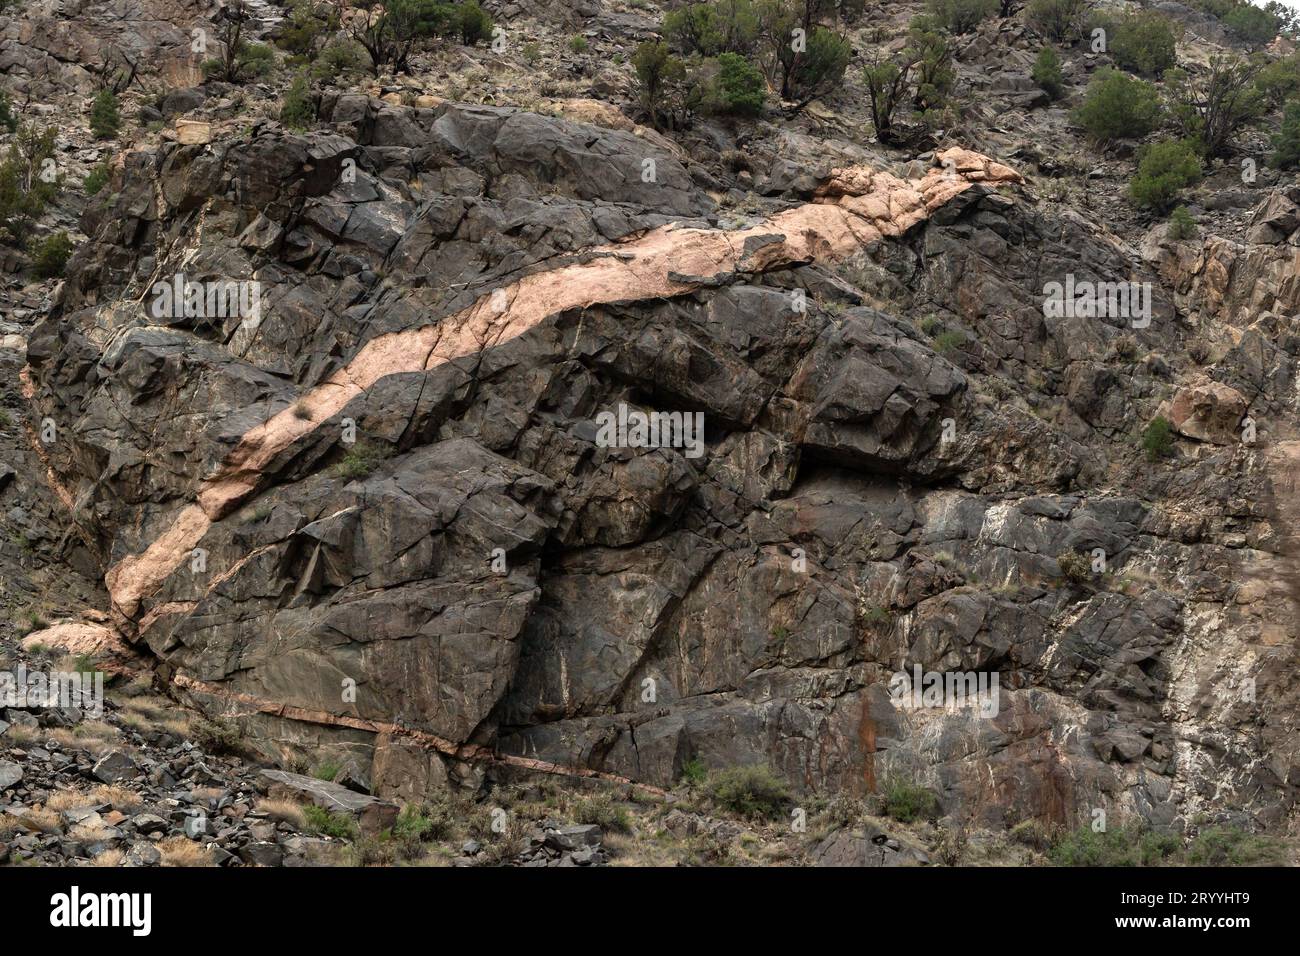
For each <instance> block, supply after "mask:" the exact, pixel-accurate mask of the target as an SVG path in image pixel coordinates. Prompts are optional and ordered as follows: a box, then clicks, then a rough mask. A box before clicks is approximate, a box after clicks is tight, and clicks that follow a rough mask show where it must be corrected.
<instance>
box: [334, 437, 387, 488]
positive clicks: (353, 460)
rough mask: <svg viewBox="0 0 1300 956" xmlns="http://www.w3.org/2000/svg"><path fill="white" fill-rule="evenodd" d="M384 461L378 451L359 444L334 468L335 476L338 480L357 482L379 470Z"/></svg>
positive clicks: (362, 443) (361, 443)
mask: <svg viewBox="0 0 1300 956" xmlns="http://www.w3.org/2000/svg"><path fill="white" fill-rule="evenodd" d="M382 460H383V459H382V455H381V454H380V453H379V451H378V450H377V449H375V448H373V447H371V446H370V445H367V444H365V443H364V442H358V443H357V444H356V445H355V446H354V447H352V448H350V449H349V450H348V451H347V453H346V454H345V455H344V456H343V460H342V461H340V462H339V463H338V464H337V465H335V466H334V469H333V474H334V477H336V478H343V479H346V480H347V481H357V480H359V479H362V478H365V477H366V476H367V475H369V474H370V473H371V472H372V471H374V470H375V469H376V468H378V467H379V463H380V461H382Z"/></svg>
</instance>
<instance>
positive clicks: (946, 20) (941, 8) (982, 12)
mask: <svg viewBox="0 0 1300 956" xmlns="http://www.w3.org/2000/svg"><path fill="white" fill-rule="evenodd" d="M929 10H930V13H931V14H932V15H934V16H935V17H937V18H938V20H939V22H940V23H942V24H943V25H944V27H945V28H946V29H948V30H950V31H951V32H953V33H970V32H971V31H972V30H974V29H975V28H976V27H977V26H979V25H980V24H981V23H982V22H984V21H985V20H987V19H988V18H989V17H991V16H993V14H995V13H997V12H998V0H930V3H929Z"/></svg>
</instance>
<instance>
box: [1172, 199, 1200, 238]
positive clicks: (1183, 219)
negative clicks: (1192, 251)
mask: <svg viewBox="0 0 1300 956" xmlns="http://www.w3.org/2000/svg"><path fill="white" fill-rule="evenodd" d="M1195 235H1196V220H1195V219H1193V218H1192V214H1191V213H1190V212H1188V211H1187V207H1186V206H1179V207H1178V208H1177V209H1175V210H1174V211H1173V212H1172V213H1170V214H1169V238H1170V239H1173V240H1174V241H1175V242H1178V241H1180V240H1182V239H1190V238H1192V237H1193V236H1195Z"/></svg>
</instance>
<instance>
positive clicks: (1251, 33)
mask: <svg viewBox="0 0 1300 956" xmlns="http://www.w3.org/2000/svg"><path fill="white" fill-rule="evenodd" d="M1223 25H1224V27H1226V28H1227V30H1228V32H1229V33H1231V34H1232V35H1233V36H1235V37H1237V39H1239V40H1244V41H1246V42H1247V43H1254V44H1259V43H1268V42H1269V41H1271V40H1272V39H1273V38H1274V37H1275V36H1277V30H1278V20H1277V17H1276V16H1274V15H1273V14H1272V13H1270V12H1269V11H1267V10H1264V9H1262V8H1261V7H1256V6H1254V5H1252V4H1246V5H1244V6H1240V7H1237V8H1236V9H1234V10H1232V11H1231V12H1229V13H1228V15H1227V16H1225V17H1224V18H1223Z"/></svg>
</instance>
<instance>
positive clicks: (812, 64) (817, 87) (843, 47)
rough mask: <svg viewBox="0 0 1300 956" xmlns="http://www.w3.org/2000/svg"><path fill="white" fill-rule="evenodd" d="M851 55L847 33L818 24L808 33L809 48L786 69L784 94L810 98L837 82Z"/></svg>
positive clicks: (836, 84) (828, 89) (820, 93)
mask: <svg viewBox="0 0 1300 956" xmlns="http://www.w3.org/2000/svg"><path fill="white" fill-rule="evenodd" d="M852 55H853V46H852V44H850V43H849V40H848V37H845V36H841V35H840V34H838V33H835V32H834V31H832V30H828V29H826V28H825V27H817V28H815V29H814V30H813V31H812V33H810V34H809V35H808V49H807V51H806V52H805V53H804V54H803V55H802V56H800V57H797V58H796V59H795V61H794V67H793V69H791V70H790V71H789V74H788V78H789V83H788V90H787V95H788V96H793V97H797V98H801V99H811V98H812V97H814V96H819V95H822V94H824V93H826V92H828V91H830V90H831V89H834V88H835V87H836V86H838V85H839V83H840V81H841V80H843V79H844V70H845V69H846V68H847V67H848V65H849V59H850V57H852Z"/></svg>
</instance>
